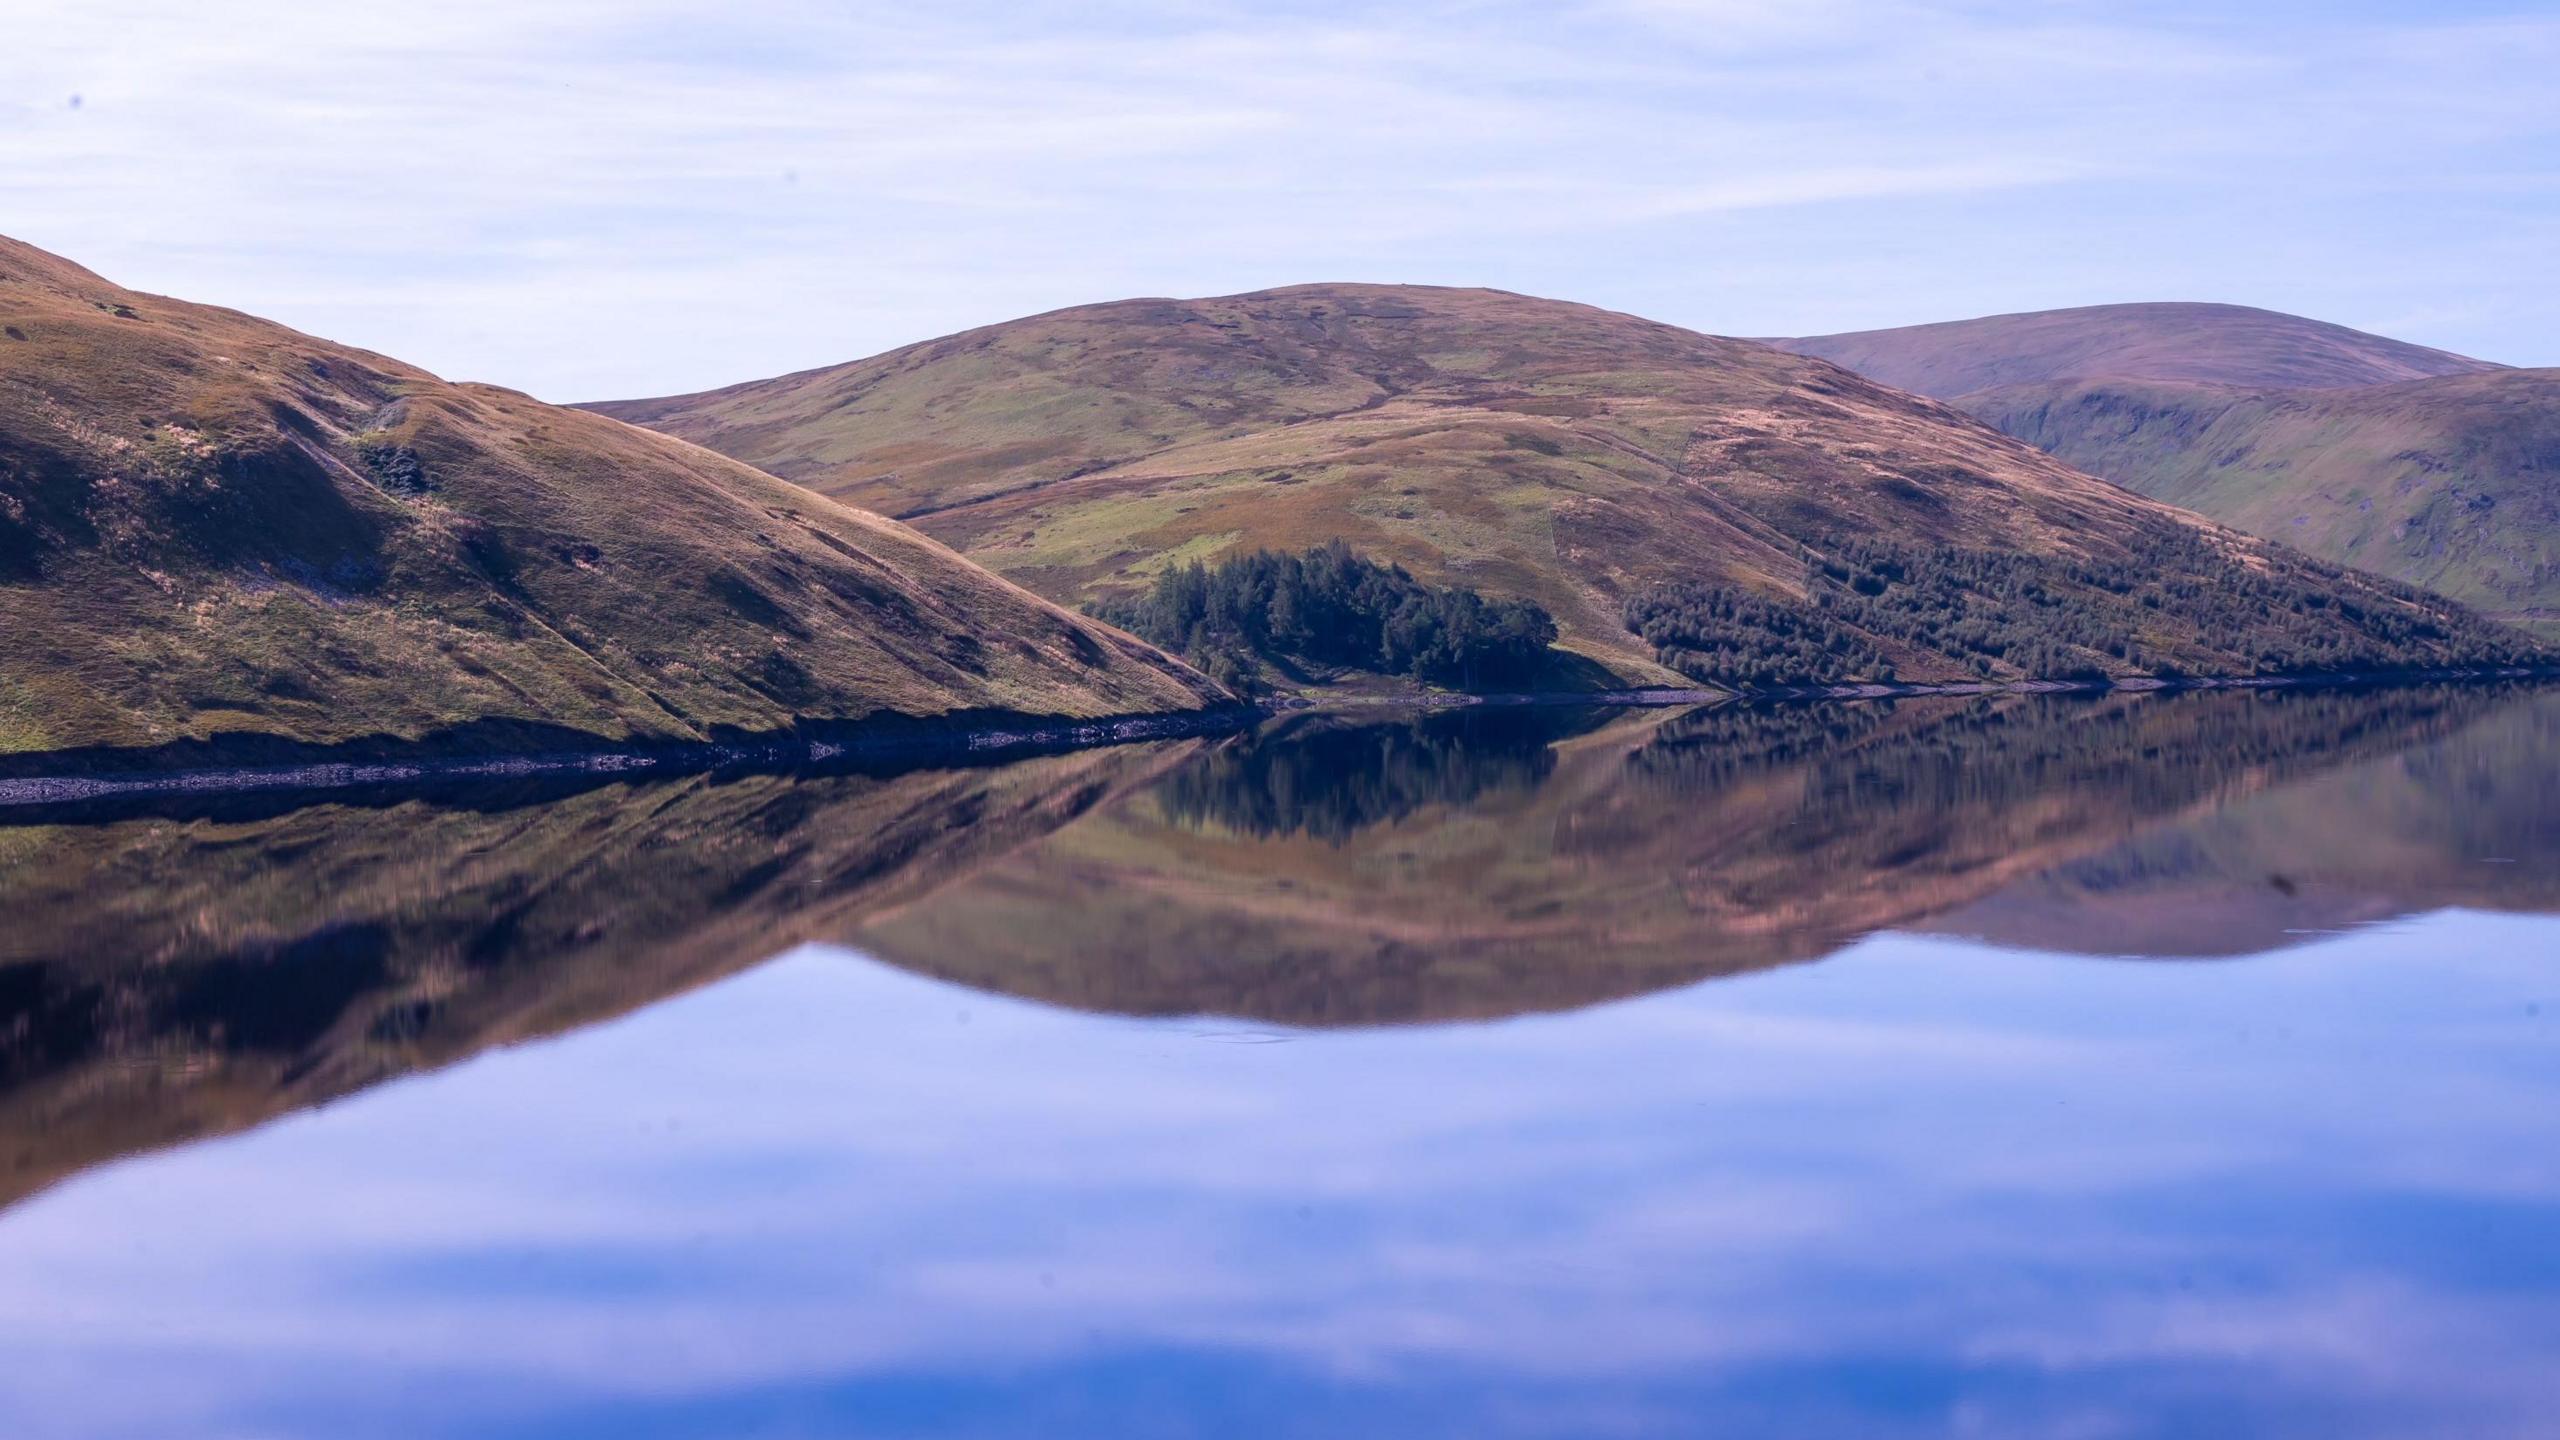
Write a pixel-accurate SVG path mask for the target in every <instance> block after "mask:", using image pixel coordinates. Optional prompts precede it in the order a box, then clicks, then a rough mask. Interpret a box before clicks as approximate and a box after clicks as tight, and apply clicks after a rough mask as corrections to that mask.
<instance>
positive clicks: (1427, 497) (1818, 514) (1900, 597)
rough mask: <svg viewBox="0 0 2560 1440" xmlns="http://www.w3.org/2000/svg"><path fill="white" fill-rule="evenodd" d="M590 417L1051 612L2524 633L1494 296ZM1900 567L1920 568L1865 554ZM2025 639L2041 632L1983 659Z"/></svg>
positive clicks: (1318, 310) (2010, 653) (1013, 347)
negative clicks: (1302, 605) (756, 475)
mask: <svg viewBox="0 0 2560 1440" xmlns="http://www.w3.org/2000/svg"><path fill="white" fill-rule="evenodd" d="M597 408H599V409H601V410H603V411H605V412H606V413H609V414H613V415H617V416H621V417H623V418H626V419H630V420H634V421H637V422H640V423H643V424H647V425H651V426H655V427H659V428H662V429H665V430H667V431H669V432H671V433H674V434H677V435H681V436H684V437H686V438H688V439H692V440H697V441H700V442H701V443H703V444H706V445H709V446H711V447H713V448H715V449H718V450H721V451H723V452H725V453H728V454H731V455H734V456H737V457H739V458H741V459H744V460H747V461H749V462H750V463H753V464H756V465H760V466H763V467H765V468H767V469H769V470H771V471H773V472H774V473H776V474H779V475H782V476H785V477H786V478H789V479H793V480H797V481H800V482H801V483H803V484H806V485H808V486H811V487H812V488H814V489H817V490H819V491H820V492H822V493H825V494H828V495H833V496H836V497H839V498H842V499H846V500H849V501H852V502H853V503H855V504H858V505H863V506H867V507H871V508H874V509H878V510H881V511H884V512H886V513H889V514H892V515H896V516H900V517H903V518H909V519H912V520H913V521H914V522H915V523H916V524H917V525H919V526H920V527H922V528H924V529H925V530H926V531H928V532H929V533H931V534H933V535H934V536H936V537H937V538H939V539H942V540H945V541H947V542H949V543H950V544H952V545H953V546H955V547H957V548H958V549H960V550H962V551H963V552H964V553H966V554H968V555H969V556H970V557H971V558H973V559H976V560H978V561H981V562H982V563H984V564H986V565H988V566H989V567H991V568H993V569H995V570H997V571H998V572H1000V573H1002V574H1005V575H1007V576H1009V577H1011V578H1013V579H1016V580H1019V581H1021V582H1023V583H1024V584H1026V585H1028V586H1030V587H1031V588H1033V589H1035V590H1038V591H1040V592H1041V593H1043V594H1045V595H1048V596H1050V597H1052V598H1053V599H1058V600H1061V601H1066V602H1072V603H1080V604H1081V603H1092V602H1095V601H1098V600H1104V599H1108V598H1110V597H1112V596H1115V595H1119V594H1123V593H1125V592H1127V591H1130V590H1134V589H1136V588H1138V587H1139V586H1141V585H1142V584H1144V583H1145V582H1146V581H1148V580H1149V579H1150V578H1151V577H1152V576H1154V575H1155V574H1157V573H1158V572H1160V571H1162V570H1164V569H1165V568H1166V567H1168V566H1172V565H1180V564H1187V563H1189V562H1192V561H1197V560H1207V559H1214V558H1217V557H1219V556H1221V555H1225V554H1229V553H1231V552H1236V551H1245V550H1253V549H1259V548H1267V549H1271V550H1275V551H1285V552H1297V551H1302V550H1304V549H1306V548H1308V547H1310V546H1313V545H1316V544H1319V543H1322V542H1326V541H1332V540H1341V541H1345V542H1347V543H1348V544H1350V545H1351V546H1352V547H1353V548H1354V549H1356V550H1358V551H1360V552H1362V553H1363V554H1365V555H1368V556H1370V557H1372V558H1374V559H1376V560H1378V561H1380V562H1383V563H1389V564H1397V565H1402V566H1404V567H1406V568H1407V569H1408V570H1410V571H1411V573H1412V574H1413V575H1414V576H1415V577H1417V578H1418V579H1419V580H1421V581H1423V582H1426V583H1429V584H1434V585H1463V586H1466V587H1468V588H1470V589H1472V590H1475V591H1478V592H1481V594H1483V595H1484V596H1485V597H1487V598H1489V599H1495V600H1502V599H1518V600H1527V601H1531V602H1534V603H1535V604H1537V605H1539V606H1541V607H1543V608H1544V609H1545V610H1546V611H1547V612H1548V613H1549V614H1550V615H1552V616H1553V617H1554V620H1555V622H1556V626H1557V629H1558V631H1559V634H1560V637H1561V643H1562V644H1563V645H1565V646H1566V647H1568V648H1571V649H1575V650H1579V651H1581V652H1582V653H1584V654H1586V655H1589V656H1591V657H1594V658H1596V659H1598V660H1600V661H1602V662H1604V663H1606V664H1607V665H1609V666H1610V667H1612V668H1613V669H1615V670H1616V671H1617V672H1618V673H1619V674H1620V675H1621V676H1623V677H1628V678H1644V679H1657V680H1658V679H1663V678H1667V677H1665V675H1664V673H1663V670H1662V669H1661V668H1659V667H1660V666H1662V665H1663V664H1666V663H1670V664H1676V665H1678V666H1680V667H1681V668H1682V669H1683V670H1684V671H1685V672H1686V673H1687V674H1689V675H1691V676H1692V677H1695V678H1705V679H1709V680H1714V681H1718V682H1719V683H1721V682H1722V674H1721V672H1720V671H1719V670H1717V669H1716V668H1714V666H1712V665H1706V666H1703V667H1702V666H1701V665H1699V664H1692V663H1690V659H1689V658H1684V657H1708V658H1709V659H1712V655H1713V652H1714V649H1715V645H1714V644H1713V643H1712V640H1713V637H1704V640H1705V642H1706V643H1702V637H1699V636H1696V635H1691V634H1687V633H1685V632H1683V633H1679V634H1668V632H1666V635H1667V638H1656V639H1647V638H1641V637H1638V636H1637V635H1635V634H1633V633H1631V631H1630V628H1629V619H1630V612H1629V610H1628V608H1627V607H1628V605H1629V602H1631V601H1638V600H1641V599H1643V598H1644V597H1646V596H1647V595H1649V594H1650V593H1652V592H1654V591H1656V590H1658V589H1660V588H1662V587H1664V586H1667V585H1673V584H1681V585H1688V586H1707V587H1715V588H1725V589H1731V590H1733V591H1736V592H1739V593H1741V594H1744V595H1748V596H1753V597H1758V599H1759V600H1761V601H1762V602H1764V603H1765V604H1768V605H1774V606H1776V607H1778V608H1780V609H1781V610H1784V611H1786V612H1788V616H1789V618H1787V619H1786V620H1785V621H1784V622H1783V623H1781V624H1779V625H1777V626H1774V627H1764V628H1771V629H1773V630H1775V631H1778V632H1783V633H1781V634H1779V635H1778V636H1777V638H1776V640H1775V641H1773V643H1774V644H1776V645H1778V646H1779V648H1781V649H1784V648H1785V647H1786V646H1788V645H1791V644H1792V643H1793V639H1792V637H1793V636H1794V635H1795V633H1796V632H1798V631H1803V630H1808V629H1819V630H1820V631H1821V632H1822V633H1823V634H1824V635H1825V636H1826V637H1827V648H1828V649H1829V650H1830V651H1831V652H1833V653H1855V654H1856V655H1858V656H1860V657H1862V659H1861V663H1862V665H1864V666H1865V669H1864V671H1863V672H1862V675H1863V676H1865V677H1874V676H1880V675H1882V674H1884V673H1886V672H1888V671H1889V672H1890V673H1891V674H1893V675H1895V676H1896V677H1898V678H1900V679H1904V680H1937V679H1972V678H1976V677H1992V678H2004V679H2007V678H2018V677H2022V676H2031V675H2038V674H2045V673H2063V674H2079V673H2099V674H2119V675H2136V674H2151V673H2154V672H2155V671H2163V670H2177V671H2184V672H2186V673H2250V672H2254V671H2257V670H2260V669H2263V668H2268V665H2269V663H2270V662H2269V657H2270V656H2275V655H2292V654H2303V655H2319V656H2345V655H2348V654H2358V655H2365V656H2368V657H2382V658H2381V661H2380V663H2386V664H2391V665H2427V664H2436V663H2445V662H2448V661H2453V660H2455V658H2456V657H2457V656H2460V657H2464V658H2466V659H2476V658H2487V656H2488V655H2489V653H2490V652H2493V651H2500V650H2501V649H2502V648H2503V647H2504V646H2506V645H2508V644H2511V643H2512V642H2513V640H2514V637H2512V636H2509V637H2503V638H2500V637H2494V636H2487V635H2484V634H2482V633H2480V632H2479V631H2477V630H2476V629H2475V628H2474V627H2473V626H2472V623H2471V622H2470V621H2469V620H2468V618H2467V617H2463V616H2460V615H2459V614H2458V613H2456V612H2453V611H2452V610H2450V609H2449V607H2442V606H2439V605H2436V604H2434V603H2433V602H2428V601H2419V600H2416V599H2414V598H2413V597H2411V596H2408V595H2406V594H2403V593H2401V592H2399V591H2397V590H2396V589H2388V588H2386V589H2375V588H2373V587H2371V586H2369V585H2367V584H2366V583H2365V582H2363V581H2361V580H2360V579H2357V578H2355V577H2352V576H2349V575H2346V574H2344V573H2341V572H2339V571H2337V570H2335V569H2333V568H2331V567H2327V566H2321V565H2317V564H2312V563H2309V562H2304V561H2300V560H2297V559H2295V558H2292V557H2290V556H2288V555H2287V554H2284V553H2282V552H2277V551H2273V550H2270V549H2268V548H2266V547H2264V546H2261V545H2258V544H2256V543H2253V542H2250V541H2247V540H2245V539H2242V538H2240V537H2238V536H2236V535H2232V534H2229V533H2227V532H2222V531H2218V530H2214V529H2211V528H2209V527H2201V526H2200V524H2199V522H2197V521H2196V520H2195V519H2194V517H2193V516H2191V515H2189V514H2187V513H2185V512H2182V511H2178V510H2174V509H2170V508H2166V507H2162V506H2156V505H2152V504H2149V503H2146V502H2144V501H2142V500H2140V499H2138V498H2136V497H2133V496H2131V495H2128V494H2127V493H2126V492H2124V491H2123V490H2121V489H2119V488H2117V487H2115V486H2112V485H2107V484H2104V483H2102V482H2099V481H2096V480H2093V479H2091V478H2090V477H2088V476H2086V475H2083V474H2081V473H2079V472H2077V471H2074V470H2071V469H2069V468H2067V467H2065V466H2063V465H2060V464H2058V463H2056V462H2055V461H2054V460H2053V459H2051V458H2050V457H2048V456H2046V455H2044V454H2042V453H2041V452H2039V451H2036V450H2035V449H2033V448H2031V447H2028V446H2025V445H2021V444H2018V443H2016V442H2015V441H2012V440H2009V439H2007V438H2005V437H2003V436H2001V435H1999V434H1998V433H1996V432H1994V431H1992V430H1991V429H1989V428H1987V427H1985V426H1981V425H1979V424H1976V423H1974V422H1972V421H1970V420H1969V419H1967V418H1966V417H1964V416H1962V415H1961V414H1959V413H1957V412H1955V411H1953V410H1951V409H1949V408H1947V407H1944V406H1941V405H1938V404H1936V403H1933V402H1930V401H1927V400H1921V399H1916V398H1914V397H1912V396H1909V395H1906V394H1903V393H1901V392H1898V391H1895V390H1891V389H1888V388H1886V387H1884V386H1881V385H1878V384H1875V383H1873V382H1871V381H1868V380H1864V379H1861V378H1859V377H1857V376H1854V375H1852V374H1849V373H1847V372H1845V371H1842V370H1840V369H1837V368H1835V367H1833V366H1831V365H1829V364H1827V363H1824V362H1821V361H1817V360H1811V359H1806V358H1803V357H1799V356H1795V355H1790V354H1786V353H1784V352H1781V351H1777V350H1773V349H1770V348H1768V347H1765V346H1761V345H1755V344H1751V343H1748V342H1744V341H1737V340H1725V339H1718V338H1714V337H1710V336H1705V335H1698V334H1695V333H1692V332H1689V331H1685V330H1680V329H1676V328H1674V327H1671V326H1667V325H1660V324H1655V323H1653V322H1651V321H1646V320H1642V319H1638V318H1635V317H1633V316H1627V315H1620V314H1613V313H1610V312H1607V311H1601V310H1595V309H1592V308H1590V307H1588V306H1581V305H1573V304H1567V303H1563V302H1559V301H1551V300H1538V299H1532V298H1528V297H1524V296H1519V295H1511V294H1505V293H1501V292H1497V291H1486V290H1443V289H1432V288H1427V287H1396V286H1363V285H1331V286H1302V287H1296V288H1292V289H1285V290H1273V291H1268V292H1264V293H1260V294H1253V295H1241V296H1233V297H1228V298H1224V299H1215V300H1199V301H1176V300H1133V301H1127V302H1122V303H1119V304H1111V305H1096V306H1087V307H1083V308H1079V309H1073V310H1063V311H1058V312H1055V313H1052V314H1048V315H1041V316H1035V317H1032V318H1030V319H1027V320H1021V321H1016V322H1013V323H1010V324H1004V325H996V326H991V327H988V328H986V329H982V330H974V331H970V332H968V333H966V334H962V335H955V336H951V337H949V338H947V339H942V340H936V341H931V342H928V343H926V344H922V345H915V346H910V347H908V348H906V349H904V350H898V351H894V352H891V353H890V354H887V355H883V356H879V357H876V358H874V359H870V360H864V361H859V362H856V363H853V364H848V365H840V366H835V367H832V368H828V369H823V370H815V371H809V372H806V373H803V374H798V375H790V376H784V377H781V378H779V379H774V380H767V381H760V382H756V383H752V384H747V385H740V386H735V387H732V388H729V389H726V390H717V391H711V392H707V393H704V394H700V395H691V396H679V397H672V398H668V399H660V400H638V401H626V402H619V403H613V404H607V405H602V406H599V407H597ZM1873 544H1890V545H1892V546H1895V547H1898V550H1897V555H1896V556H1890V557H1884V558H1881V559H1878V558H1876V557H1874V556H1870V555H1864V554H1863V552H1862V553H1861V556H1860V557H1852V556H1850V554H1849V552H1850V551H1852V550H1857V549H1859V547H1861V546H1862V545H1873ZM1905 558H1907V559H1908V560H1910V561H1911V562H1912V563H1913V564H1915V565H1917V566H1919V567H1920V568H1922V569H1923V570H1926V571H1928V572H1930V573H1929V574H1928V575H1924V576H1917V577H1914V578H1916V579H1918V580H1920V581H1921V582H1922V583H1920V584H1917V585H1914V586H1912V587H1910V588H1908V589H1905V590H1903V591H1900V592H1897V594H1896V595H1895V596H1893V597H1891V602H1890V603H1888V604H1885V605H1883V606H1862V605H1859V604H1857V603H1856V602H1854V601H1843V602H1842V604H1841V605H1839V606H1831V605H1830V604H1829V602H1828V600H1827V599H1826V594H1825V592H1826V591H1827V589H1828V588H1829V582H1826V581H1825V580H1823V579H1822V578H1821V576H1822V575H1823V573H1824V567H1825V566H1826V565H1828V564H1833V562H1837V564H1836V566H1835V568H1838V569H1840V571H1841V574H1842V576H1844V577H1847V576H1848V575H1849V570H1850V567H1852V566H1862V567H1864V568H1863V571H1862V572H1861V573H1864V574H1868V575H1871V576H1872V575H1882V574H1886V573H1888V572H1891V571H1894V570H1895V569H1896V567H1898V566H1900V565H1901V564H1902V561H1903V559H1905ZM1941 578H1944V579H1949V580H1950V581H1951V583H1949V584H1947V585H1944V586H1936V587H1934V588H1933V586H1932V583H1931V582H1933V581H1934V580H1936V579H1941ZM1841 583H1843V584H1849V583H1853V582H1852V581H1851V580H1849V579H1843V580H1842V582H1841ZM2144 585H2156V587H2157V593H2156V594H2151V595H2149V596H2147V597H2146V598H2145V599H2144V600H2143V601H2141V602H2140V603H2138V604H2137V603H2136V602H2135V601H2134V600H2133V599H2132V598H2130V597H2132V596H2133V595H2134V592H2135V591H2137V590H2138V589H2140V588H2141V587H2142V586H2144ZM2262 586H2272V587H2273V588H2271V589H2268V590H2266V593H2264V594H2259V593H2257V591H2258V589H2259V588H2261V587H2262ZM2244 592H2247V593H2248V594H2249V597H2250V598H2249V601H2248V603H2247V604H2246V605H2245V606H2240V607H2237V608H2234V607H2230V606H2221V607H2220V608H2219V609H2217V607H2216V603H2215V597H2228V596H2232V595H2237V594H2241V593H2244ZM1844 593H1845V592H1844ZM1860 593H1863V592H1860ZM2333 599H2346V600H2350V601H2352V602H2353V603H2351V604H2348V605H2341V606H2334V607H2333V606H2331V605H2330V604H2329V602H2330V601H2331V600H2333ZM1906 600H1907V601H1909V602H1911V603H1909V604H1907V605H1903V604H1902V603H1901V602H1904V601H1906ZM1692 602H1695V603H1692ZM1714 605H1715V601H1714V597H1712V596H1709V597H1705V598H1704V599H1700V597H1698V596H1696V595H1691V596H1689V597H1687V598H1686V599H1683V600H1682V601H1681V606H1680V608H1683V609H1688V610H1695V609H1700V608H1702V607H1703V608H1714ZM1897 605H1899V606H1900V607H1901V608H1899V609H1896V608H1895V607H1896V606H1897ZM1816 610H1821V611H1823V614H1822V615H1821V616H1819V617H1816V616H1814V613H1813V612H1815V611H1816ZM1884 610H1892V611H1893V613H1890V614H1886V613H1882V611H1884ZM1851 611H1858V612H1859V613H1849V612H1851ZM2032 611H2042V612H2049V613H2046V614H2043V615H2041V616H2031V615H2030V614H2029V612H2032ZM2102 612H2104V613H2103V615H2102ZM2093 617H2095V618H2093ZM2377 617H2378V618H2377ZM1870 621H1873V622H1875V623H1870ZM2083 621H2089V622H2090V623H2082V622H2083ZM2368 621H2373V622H2374V623H2372V624H2368ZM2404 622H2405V623H2404ZM2003 627H2014V628H2015V629H2016V630H2017V631H2018V632H2019V633H2018V634H2016V635H2015V636H2014V637H2004V638H2001V639H1999V640H1998V641H1997V642H1996V643H1991V644H1979V643H1976V641H1977V640H1979V639H1980V638H1981V637H1982V636H1983V635H1985V634H1987V633H1989V632H1990V631H1992V630H1996V629H2002V628H2003ZM2270 627H2273V628H2270ZM2277 628H2280V629H2283V630H2286V631H2287V632H2288V633H2286V634H2283V635H2278V634H2275V633H2273V629H2277ZM1835 630H1837V631H1843V632H1845V633H1843V634H1840V635H1838V636H1836V637H1835V636H1832V634H1831V632H1832V631H1835ZM1672 651H1677V652H1680V653H1676V654H1666V653H1664V652H1672ZM2048 661H2050V662H2052V663H2054V664H2057V665H2059V666H2061V667H2062V668H2061V669H2060V670H2059V671H2043V670H2039V669H2037V668H2035V667H2036V666H2038V665H2040V664H2043V663H2046V662H2048Z"/></svg>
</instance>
